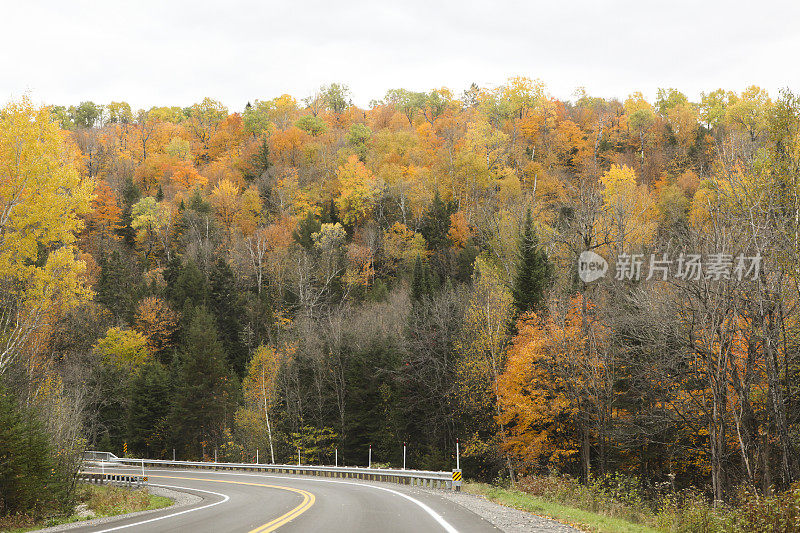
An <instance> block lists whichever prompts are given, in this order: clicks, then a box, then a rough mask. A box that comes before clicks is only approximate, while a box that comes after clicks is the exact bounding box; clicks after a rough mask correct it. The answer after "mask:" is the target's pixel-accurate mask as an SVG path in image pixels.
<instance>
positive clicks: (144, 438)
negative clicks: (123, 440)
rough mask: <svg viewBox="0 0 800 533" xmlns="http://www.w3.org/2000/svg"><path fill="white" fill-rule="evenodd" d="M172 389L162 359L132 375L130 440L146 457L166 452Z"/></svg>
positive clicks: (132, 447) (129, 405)
mask: <svg viewBox="0 0 800 533" xmlns="http://www.w3.org/2000/svg"><path fill="white" fill-rule="evenodd" d="M169 392H170V380H169V374H168V373H167V371H166V370H165V369H164V367H163V365H161V363H158V362H153V363H149V364H146V365H144V366H143V367H142V368H140V369H139V372H138V374H137V375H136V377H134V378H133V382H132V383H131V395H130V402H129V403H128V413H127V430H128V438H127V442H128V445H129V446H130V450H131V451H133V452H135V453H139V454H142V455H144V456H145V457H161V456H163V455H164V452H165V451H166V441H165V439H166V417H167V415H169V409H170V404H169Z"/></svg>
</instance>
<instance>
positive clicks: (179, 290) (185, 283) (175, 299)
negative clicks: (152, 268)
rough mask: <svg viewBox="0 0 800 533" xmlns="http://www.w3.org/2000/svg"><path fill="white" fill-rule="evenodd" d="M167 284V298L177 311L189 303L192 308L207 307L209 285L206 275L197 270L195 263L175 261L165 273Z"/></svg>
mask: <svg viewBox="0 0 800 533" xmlns="http://www.w3.org/2000/svg"><path fill="white" fill-rule="evenodd" d="M164 277H165V280H166V282H167V288H166V291H165V293H166V297H167V298H168V299H169V300H170V301H171V302H172V304H173V305H174V306H175V308H177V309H182V308H183V307H184V306H185V305H186V302H187V301H188V302H189V303H190V304H191V306H192V307H198V306H201V305H205V303H206V299H207V297H208V284H207V283H206V277H205V275H204V274H203V273H202V272H201V271H200V269H199V268H197V264H196V263H195V262H194V261H191V260H190V261H187V262H186V264H185V265H183V266H180V262H179V261H177V260H173V262H170V263H169V265H168V266H167V271H166V272H165V273H164Z"/></svg>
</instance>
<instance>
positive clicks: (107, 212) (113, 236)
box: [86, 181, 123, 243]
mask: <svg viewBox="0 0 800 533" xmlns="http://www.w3.org/2000/svg"><path fill="white" fill-rule="evenodd" d="M94 193H95V197H94V200H92V204H91V205H92V211H91V213H90V214H89V215H88V216H87V217H86V218H87V228H86V230H87V233H88V234H89V241H95V240H96V241H98V242H100V243H107V242H109V241H116V240H119V236H118V235H117V232H118V231H119V230H120V229H122V227H123V224H122V209H121V208H120V207H119V204H118V203H117V195H116V194H115V193H114V191H113V190H112V189H111V187H109V186H108V184H107V183H106V182H105V181H101V182H99V183H98V184H97V187H96V188H95V191H94Z"/></svg>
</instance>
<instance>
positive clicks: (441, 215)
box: [420, 191, 454, 251]
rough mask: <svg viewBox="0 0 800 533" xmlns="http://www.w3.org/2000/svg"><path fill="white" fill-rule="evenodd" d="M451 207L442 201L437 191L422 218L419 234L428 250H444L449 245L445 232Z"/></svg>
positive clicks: (447, 228) (447, 229)
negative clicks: (423, 238)
mask: <svg viewBox="0 0 800 533" xmlns="http://www.w3.org/2000/svg"><path fill="white" fill-rule="evenodd" d="M453 207H454V206H453V205H449V204H448V203H445V202H444V201H442V198H441V196H439V191H436V194H434V196H433V201H432V202H431V205H430V206H428V210H427V211H426V212H425V215H424V216H423V218H422V227H421V228H420V233H422V236H423V237H425V242H427V243H428V249H430V250H433V251H436V250H442V249H444V248H446V247H447V246H448V244H449V241H448V238H447V232H448V231H449V230H450V215H451V214H453V212H454V209H453Z"/></svg>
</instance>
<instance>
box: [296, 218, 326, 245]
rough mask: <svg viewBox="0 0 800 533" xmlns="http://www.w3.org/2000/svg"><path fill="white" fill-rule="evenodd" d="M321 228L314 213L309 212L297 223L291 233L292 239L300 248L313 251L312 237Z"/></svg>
mask: <svg viewBox="0 0 800 533" xmlns="http://www.w3.org/2000/svg"><path fill="white" fill-rule="evenodd" d="M320 228H322V223H321V222H320V221H319V219H318V218H317V216H316V215H315V214H314V213H311V212H309V213H308V215H306V218H304V219H303V220H301V221H300V222H298V224H297V228H295V230H294V231H293V232H292V237H293V238H294V240H295V241H297V243H298V244H300V246H302V247H303V248H305V249H306V250H308V251H312V250H313V249H314V239H312V237H311V236H312V235H313V234H314V233H317V232H318V231H319V230H320Z"/></svg>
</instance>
